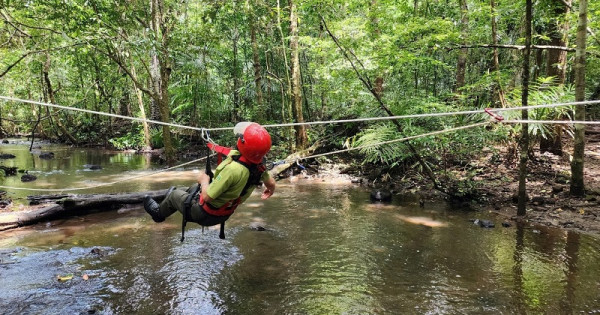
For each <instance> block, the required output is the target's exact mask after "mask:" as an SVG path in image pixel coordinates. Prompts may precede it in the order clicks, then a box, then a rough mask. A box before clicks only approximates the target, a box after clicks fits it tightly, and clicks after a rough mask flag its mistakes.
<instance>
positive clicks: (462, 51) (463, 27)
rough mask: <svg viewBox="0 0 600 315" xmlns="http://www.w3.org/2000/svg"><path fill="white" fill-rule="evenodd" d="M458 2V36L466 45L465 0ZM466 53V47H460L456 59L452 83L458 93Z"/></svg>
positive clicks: (463, 71) (467, 19) (467, 24)
mask: <svg viewBox="0 0 600 315" xmlns="http://www.w3.org/2000/svg"><path fill="white" fill-rule="evenodd" d="M458 2H459V4H460V36H461V40H462V43H463V45H466V43H467V42H466V41H467V32H468V27H469V16H468V15H467V13H468V8H467V0H459V1H458ZM467 53H468V49H466V48H461V49H460V51H459V53H458V61H457V64H456V83H455V85H454V93H458V94H460V88H462V87H463V86H465V73H466V70H467Z"/></svg>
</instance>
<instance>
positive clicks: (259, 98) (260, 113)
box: [250, 22, 265, 121]
mask: <svg viewBox="0 0 600 315" xmlns="http://www.w3.org/2000/svg"><path fill="white" fill-rule="evenodd" d="M256 27H257V23H256V22H251V23H250V40H251V41H252V62H253V64H254V88H255V90H256V118H257V120H258V121H263V120H264V119H265V109H264V107H263V94H262V76H261V68H260V57H259V55H258V42H257V41H256Z"/></svg>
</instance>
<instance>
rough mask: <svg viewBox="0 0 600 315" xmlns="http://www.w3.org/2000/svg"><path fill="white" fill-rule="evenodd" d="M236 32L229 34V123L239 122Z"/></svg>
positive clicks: (237, 36)
mask: <svg viewBox="0 0 600 315" xmlns="http://www.w3.org/2000/svg"><path fill="white" fill-rule="evenodd" d="M238 39H239V35H238V30H237V29H233V30H232V34H231V43H232V45H233V64H232V66H231V77H232V79H233V110H232V112H231V121H239V120H240V93H239V90H240V78H239V73H238V60H237V59H238Z"/></svg>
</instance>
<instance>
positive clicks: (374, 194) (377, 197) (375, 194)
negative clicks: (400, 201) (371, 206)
mask: <svg viewBox="0 0 600 315" xmlns="http://www.w3.org/2000/svg"><path fill="white" fill-rule="evenodd" d="M371 201H383V202H390V201H392V193H391V192H390V191H389V190H385V189H373V190H372V191H371Z"/></svg>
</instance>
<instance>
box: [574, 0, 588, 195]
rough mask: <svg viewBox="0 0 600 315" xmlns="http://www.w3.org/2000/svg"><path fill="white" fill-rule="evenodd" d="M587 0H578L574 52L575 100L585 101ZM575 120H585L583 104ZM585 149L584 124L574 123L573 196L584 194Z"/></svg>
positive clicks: (576, 110) (577, 110)
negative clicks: (575, 47)
mask: <svg viewBox="0 0 600 315" xmlns="http://www.w3.org/2000/svg"><path fill="white" fill-rule="evenodd" d="M587 9H588V2H587V0H580V1H579V20H578V23H577V39H576V41H577V51H576V52H575V101H577V102H581V101H585V53H586V52H585V48H586V47H585V45H586V36H587V33H586V30H587ZM575 120H585V106H576V107H575ZM584 150H585V125H583V124H575V144H574V147H573V160H572V162H571V187H570V193H571V195H574V196H583V195H585V186H584V181H583V155H584Z"/></svg>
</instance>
